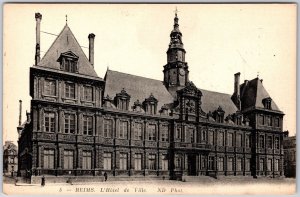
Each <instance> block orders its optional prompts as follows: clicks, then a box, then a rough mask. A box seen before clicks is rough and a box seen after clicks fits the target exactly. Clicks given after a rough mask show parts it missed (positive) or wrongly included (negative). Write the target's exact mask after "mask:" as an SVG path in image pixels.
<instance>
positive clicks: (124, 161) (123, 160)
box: [120, 153, 127, 170]
mask: <svg viewBox="0 0 300 197" xmlns="http://www.w3.org/2000/svg"><path fill="white" fill-rule="evenodd" d="M120 170H127V153H120Z"/></svg>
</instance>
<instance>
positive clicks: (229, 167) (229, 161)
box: [227, 157, 233, 171]
mask: <svg viewBox="0 0 300 197" xmlns="http://www.w3.org/2000/svg"><path fill="white" fill-rule="evenodd" d="M227 171H233V158H232V157H230V158H228V159H227Z"/></svg>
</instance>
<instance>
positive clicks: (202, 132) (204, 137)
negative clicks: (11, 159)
mask: <svg viewBox="0 0 300 197" xmlns="http://www.w3.org/2000/svg"><path fill="white" fill-rule="evenodd" d="M201 139H202V140H203V141H206V130H204V129H203V130H201Z"/></svg>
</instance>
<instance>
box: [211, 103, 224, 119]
mask: <svg viewBox="0 0 300 197" xmlns="http://www.w3.org/2000/svg"><path fill="white" fill-rule="evenodd" d="M213 114H214V118H215V120H216V122H218V123H223V122H224V114H225V112H224V110H223V109H222V107H221V106H219V107H218V109H217V110H216V111H214V113H213Z"/></svg>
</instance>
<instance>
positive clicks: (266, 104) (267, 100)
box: [262, 97, 272, 109]
mask: <svg viewBox="0 0 300 197" xmlns="http://www.w3.org/2000/svg"><path fill="white" fill-rule="evenodd" d="M262 103H263V105H264V108H266V109H272V106H271V103H272V99H271V98H270V97H268V98H264V99H263V100H262Z"/></svg>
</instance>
